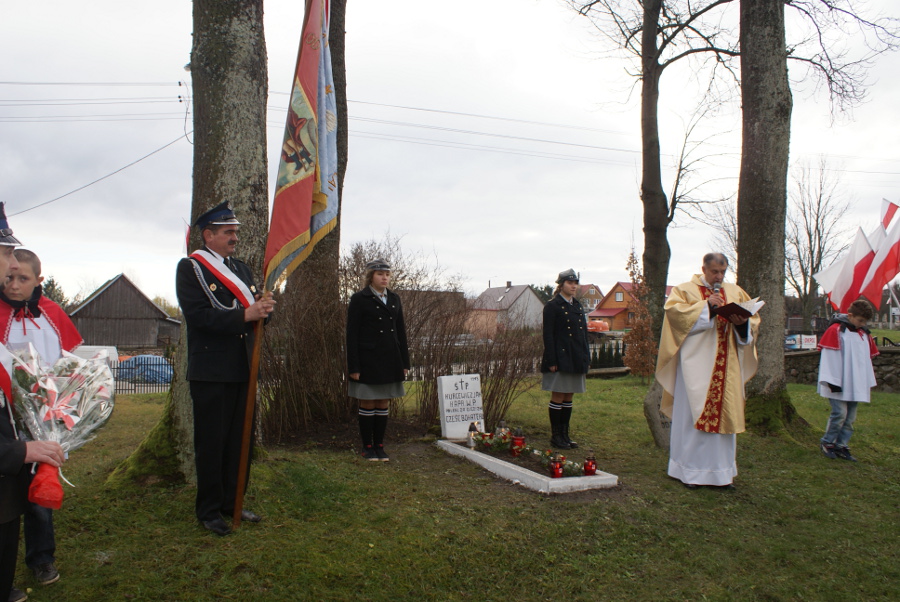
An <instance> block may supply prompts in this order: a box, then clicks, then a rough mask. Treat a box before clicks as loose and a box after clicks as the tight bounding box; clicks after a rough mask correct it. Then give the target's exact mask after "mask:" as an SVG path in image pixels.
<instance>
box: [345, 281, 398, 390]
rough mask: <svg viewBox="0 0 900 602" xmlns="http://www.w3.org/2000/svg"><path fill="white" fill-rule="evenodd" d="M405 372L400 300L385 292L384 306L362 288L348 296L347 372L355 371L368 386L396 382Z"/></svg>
mask: <svg viewBox="0 0 900 602" xmlns="http://www.w3.org/2000/svg"><path fill="white" fill-rule="evenodd" d="M404 369H406V370H409V348H408V347H407V344H406V323H405V322H404V321H403V306H401V305H400V297H398V296H397V295H396V294H395V293H394V292H393V291H391V290H388V291H387V305H385V304H384V303H382V302H381V300H380V299H379V298H378V297H377V296H376V295H375V293H373V292H372V289H371V288H369V287H366V288H364V289H363V290H361V291H359V292H358V293H354V294H353V296H352V297H350V305H349V306H348V307H347V372H348V374H353V373H354V372H359V382H361V383H365V384H369V385H382V384H385V383H396V382H400V381H402V380H403V379H404V375H403V370H404Z"/></svg>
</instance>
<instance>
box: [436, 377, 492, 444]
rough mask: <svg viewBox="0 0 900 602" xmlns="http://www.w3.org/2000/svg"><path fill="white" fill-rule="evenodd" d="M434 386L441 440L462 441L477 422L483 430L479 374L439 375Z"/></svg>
mask: <svg viewBox="0 0 900 602" xmlns="http://www.w3.org/2000/svg"><path fill="white" fill-rule="evenodd" d="M437 386H438V404H439V405H440V408H439V411H440V416H441V436H442V437H444V438H445V439H452V440H456V441H462V440H464V439H465V438H466V436H467V433H468V432H469V424H470V423H472V422H475V421H476V420H477V421H479V423H480V424H481V428H482V430H483V429H484V408H483V406H482V404H481V375H480V374H458V375H456V376H439V377H438V379H437Z"/></svg>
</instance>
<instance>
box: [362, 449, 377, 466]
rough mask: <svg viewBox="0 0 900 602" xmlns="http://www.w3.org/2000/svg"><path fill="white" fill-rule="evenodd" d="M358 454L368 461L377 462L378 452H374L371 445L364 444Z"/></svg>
mask: <svg viewBox="0 0 900 602" xmlns="http://www.w3.org/2000/svg"><path fill="white" fill-rule="evenodd" d="M360 455H361V456H362V457H363V460H368V461H369V462H378V454H377V453H375V448H374V447H372V446H371V445H367V446H365V447H364V448H363V450H362V453H361V454H360Z"/></svg>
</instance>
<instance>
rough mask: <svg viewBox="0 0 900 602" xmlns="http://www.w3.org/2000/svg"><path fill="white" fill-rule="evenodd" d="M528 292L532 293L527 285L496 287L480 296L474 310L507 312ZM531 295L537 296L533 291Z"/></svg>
mask: <svg viewBox="0 0 900 602" xmlns="http://www.w3.org/2000/svg"><path fill="white" fill-rule="evenodd" d="M527 291H531V287H530V286H529V285H527V284H516V285H514V286H510V287H506V286H495V287H492V288H489V289H486V290H485V291H484V292H483V293H481V294H480V295H478V298H477V299H475V303H474V304H473V305H472V309H480V310H486V311H505V310H507V309H509V308H510V306H511V305H512V304H513V303H515V302H516V299H518V298H519V297H521V296H522V295H523V294H524V293H525V292H527ZM531 294H532V295H535V296H537V294H535V292H534V291H531Z"/></svg>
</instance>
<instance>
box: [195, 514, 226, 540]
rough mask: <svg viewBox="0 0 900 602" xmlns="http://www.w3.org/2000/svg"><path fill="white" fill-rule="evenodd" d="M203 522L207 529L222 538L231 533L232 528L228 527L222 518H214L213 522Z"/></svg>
mask: <svg viewBox="0 0 900 602" xmlns="http://www.w3.org/2000/svg"><path fill="white" fill-rule="evenodd" d="M202 522H203V527H204V528H205V529H209V530H210V531H212V532H213V533H215V534H216V535H218V536H220V537H224V536H225V535H228V534H229V533H231V527H229V526H228V525H226V524H225V521H224V520H222V519H221V518H214V519H212V520H205V521H202Z"/></svg>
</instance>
